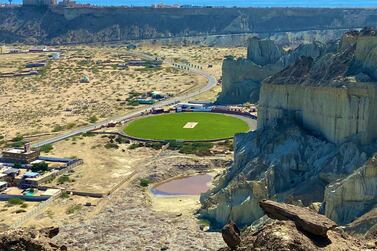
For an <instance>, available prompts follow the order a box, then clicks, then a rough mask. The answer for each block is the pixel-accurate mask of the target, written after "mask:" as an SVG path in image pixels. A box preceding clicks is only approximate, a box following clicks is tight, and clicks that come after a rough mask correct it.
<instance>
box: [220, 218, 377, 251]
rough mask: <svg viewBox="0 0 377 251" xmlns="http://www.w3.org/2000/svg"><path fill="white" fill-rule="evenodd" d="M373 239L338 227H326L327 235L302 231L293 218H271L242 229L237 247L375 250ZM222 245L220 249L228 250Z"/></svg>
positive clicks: (303, 250)
mask: <svg viewBox="0 0 377 251" xmlns="http://www.w3.org/2000/svg"><path fill="white" fill-rule="evenodd" d="M376 248H377V245H376V243H375V242H374V241H370V242H367V241H364V240H363V239H357V238H355V237H352V236H349V235H347V234H345V233H341V232H340V231H333V230H330V231H328V237H327V238H323V237H318V236H315V235H308V234H306V233H303V232H302V231H301V230H300V229H299V228H297V227H296V224H295V223H294V222H292V221H273V222H271V223H269V224H266V225H264V226H262V227H261V229H259V230H257V231H245V233H243V235H242V240H241V245H240V246H239V247H238V249H237V250H239V251H248V250H259V251H320V250H322V251H359V250H375V249H376ZM230 250H231V249H230V248H222V249H220V250H219V251H230Z"/></svg>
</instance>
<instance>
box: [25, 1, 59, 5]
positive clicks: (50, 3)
mask: <svg viewBox="0 0 377 251" xmlns="http://www.w3.org/2000/svg"><path fill="white" fill-rule="evenodd" d="M22 4H23V5H25V6H55V5H56V4H57V0H23V1H22Z"/></svg>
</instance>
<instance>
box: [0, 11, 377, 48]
mask: <svg viewBox="0 0 377 251" xmlns="http://www.w3.org/2000/svg"><path fill="white" fill-rule="evenodd" d="M376 24H377V10H373V9H305V8H265V9H263V8H244V9H242V8H188V9H185V8H179V9H175V8H165V9H153V8H66V9H64V8H53V9H36V8H2V9H1V12H0V42H22V43H54V44H59V43H87V42H105V41H121V40H128V39H146V38H161V37H177V36H192V35H194V36H197V35H206V34H234V33H276V32H284V31H286V32H294V31H308V30H325V29H328V30H329V29H334V30H338V29H350V28H356V27H364V26H370V25H376Z"/></svg>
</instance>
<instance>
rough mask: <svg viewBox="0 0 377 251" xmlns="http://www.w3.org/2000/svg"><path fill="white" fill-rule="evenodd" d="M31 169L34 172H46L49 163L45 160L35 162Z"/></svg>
mask: <svg viewBox="0 0 377 251" xmlns="http://www.w3.org/2000/svg"><path fill="white" fill-rule="evenodd" d="M30 169H31V171H32V172H37V173H44V172H46V171H48V163H46V162H44V161H42V162H38V163H34V164H33V165H32V166H31V168H30Z"/></svg>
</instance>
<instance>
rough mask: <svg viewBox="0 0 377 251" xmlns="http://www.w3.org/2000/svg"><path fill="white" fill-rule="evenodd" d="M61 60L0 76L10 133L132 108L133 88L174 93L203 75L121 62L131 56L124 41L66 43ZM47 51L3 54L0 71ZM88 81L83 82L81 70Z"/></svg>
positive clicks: (0, 103)
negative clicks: (23, 73) (36, 70)
mask: <svg viewBox="0 0 377 251" xmlns="http://www.w3.org/2000/svg"><path fill="white" fill-rule="evenodd" d="M62 49H63V50H64V53H63V55H62V58H61V59H60V60H54V61H52V60H51V61H49V63H48V64H47V65H46V67H44V69H43V70H42V71H41V72H42V74H40V75H36V76H27V77H12V78H0V93H1V99H0V107H1V109H0V117H1V118H2V120H1V121H0V130H1V134H2V135H3V136H5V137H6V138H8V139H9V138H11V137H14V135H15V134H16V133H20V134H38V133H44V132H51V131H61V130H69V129H72V128H74V127H77V126H80V125H85V124H87V123H89V120H90V119H89V118H90V117H92V116H96V117H97V118H98V119H99V120H100V119H104V118H108V117H111V116H113V115H118V114H124V113H127V112H128V111H130V110H132V109H134V108H135V107H134V106H130V105H127V104H124V103H125V100H126V99H127V98H128V97H129V96H130V93H132V92H139V93H143V92H147V91H153V90H156V91H163V92H165V93H171V94H173V95H175V94H177V93H180V92H182V91H184V90H187V89H189V88H191V87H193V86H195V85H198V84H204V83H205V79H204V78H202V77H198V76H194V75H190V74H188V73H186V72H184V71H178V70H176V69H174V68H171V67H170V66H165V65H164V66H162V67H160V68H154V69H153V68H152V69H149V68H144V67H129V68H128V69H123V68H122V67H118V66H117V65H118V64H119V63H122V62H124V61H125V60H128V59H136V58H133V57H130V56H129V55H128V54H127V50H126V49H125V48H124V47H116V48H112V47H106V46H103V47H94V46H93V47H90V46H82V47H67V48H62ZM47 56H48V53H39V54H38V53H36V54H34V53H33V54H24V53H23V54H2V55H0V72H2V73H4V72H10V71H17V70H22V69H24V67H25V65H26V64H27V63H30V62H35V61H36V60H45V59H47ZM85 75H87V76H88V77H89V78H90V83H80V80H81V79H82V77H83V76H85Z"/></svg>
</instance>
